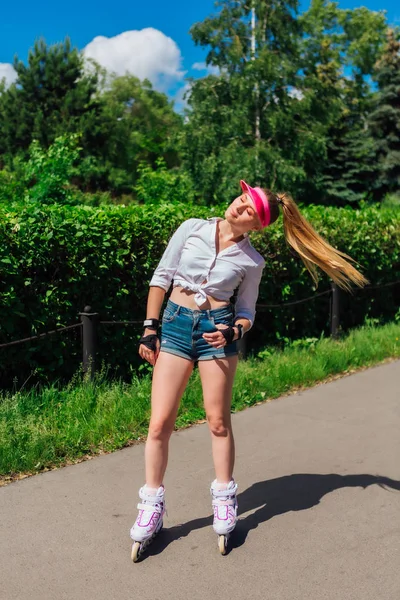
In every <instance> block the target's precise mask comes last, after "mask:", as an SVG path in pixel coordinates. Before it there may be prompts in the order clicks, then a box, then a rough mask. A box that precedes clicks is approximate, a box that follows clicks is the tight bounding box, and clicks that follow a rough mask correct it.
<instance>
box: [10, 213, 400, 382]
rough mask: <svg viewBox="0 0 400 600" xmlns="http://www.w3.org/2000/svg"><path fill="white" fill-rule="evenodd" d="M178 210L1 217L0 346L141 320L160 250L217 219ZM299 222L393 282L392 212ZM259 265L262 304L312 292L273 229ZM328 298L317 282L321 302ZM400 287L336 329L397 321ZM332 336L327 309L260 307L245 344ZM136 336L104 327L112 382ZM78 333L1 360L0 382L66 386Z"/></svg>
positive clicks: (399, 264) (363, 301)
mask: <svg viewBox="0 0 400 600" xmlns="http://www.w3.org/2000/svg"><path fill="white" fill-rule="evenodd" d="M223 212H224V206H222V205H221V206H218V207H213V208H208V207H201V206H196V205H188V204H186V203H177V202H174V203H171V204H167V203H162V204H155V205H151V204H147V205H136V206H129V207H124V206H102V207H99V208H96V207H90V206H82V205H79V206H60V205H57V204H54V205H51V206H41V207H39V206H38V205H37V203H32V205H28V206H24V207H23V208H19V209H18V210H5V209H4V208H0V265H1V288H0V290H1V291H0V311H1V315H2V319H1V331H0V343H6V342H8V341H12V340H13V339H20V338H23V337H28V336H31V335H35V334H37V333H41V332H43V331H48V330H52V329H53V328H56V327H62V326H64V325H69V324H72V323H75V322H78V320H79V319H78V313H79V312H80V311H82V310H83V308H84V307H85V306H86V305H90V306H91V307H92V309H93V311H95V312H98V313H99V315H100V319H102V320H118V321H120V320H139V321H141V320H142V319H143V318H144V317H145V306H146V297H147V293H148V282H149V280H150V278H151V275H152V272H153V270H154V269H155V267H156V266H157V263H158V261H159V259H160V257H161V254H162V252H163V250H164V248H165V246H166V244H167V242H168V239H169V237H170V235H171V234H172V232H173V231H174V230H175V229H176V227H177V226H178V225H179V224H180V223H181V222H182V221H183V220H185V219H186V218H190V217H199V218H207V217H210V216H213V215H222V214H223ZM304 214H305V216H306V217H307V218H309V219H310V221H311V222H312V223H313V225H314V226H315V227H316V229H317V230H318V231H319V232H320V233H321V234H322V235H324V236H325V237H326V238H327V239H328V240H329V241H330V242H331V243H333V244H334V245H335V246H337V247H338V248H339V249H341V250H343V251H345V252H348V253H349V254H350V255H351V256H352V257H354V258H355V259H356V260H357V261H358V262H359V263H360V265H361V268H362V270H363V272H364V273H365V275H366V276H367V277H368V279H369V280H370V281H371V282H372V283H373V284H374V285H378V284H382V283H385V282H391V281H393V280H396V279H399V280H400V220H399V218H398V211H397V210H396V209H384V210H383V209H378V208H374V207H368V208H363V209H362V210H353V209H350V208H347V209H343V208H342V209H338V208H332V207H330V208H327V207H317V206H315V207H309V208H307V209H305V210H304ZM252 242H253V244H254V246H255V247H256V248H257V250H258V251H259V252H260V253H261V254H262V255H263V256H264V257H265V259H266V268H265V271H264V275H263V278H262V283H261V286H260V295H259V300H258V301H259V304H280V303H284V302H289V301H293V300H299V299H301V298H305V297H308V296H310V295H313V294H314V293H315V290H314V289H313V286H312V281H311V278H310V276H309V275H308V272H306V271H305V269H304V267H303V263H302V262H301V261H300V259H299V258H298V257H296V256H294V255H293V254H292V253H291V251H290V249H289V248H288V246H287V244H286V242H285V239H284V235H283V229H282V223H281V220H280V221H279V222H278V223H276V224H275V226H274V227H271V228H270V229H266V230H265V231H264V232H262V233H257V234H254V235H253V236H252ZM326 289H329V282H328V281H327V279H326V277H325V276H323V277H321V282H320V286H319V288H318V291H323V290H326ZM399 300H400V286H397V287H396V286H395V287H393V288H383V289H382V290H374V291H370V292H369V291H368V290H365V291H362V292H361V291H360V292H355V294H354V295H353V296H349V295H348V294H342V307H341V319H340V321H341V325H342V327H343V329H348V328H349V327H352V326H354V325H359V324H361V323H363V322H364V321H365V318H366V317H367V318H369V319H374V318H379V319H381V320H383V321H385V320H388V319H393V318H394V317H395V315H396V312H397V309H398V306H399ZM328 328H329V298H328V296H324V297H321V298H318V299H316V300H313V301H311V302H307V303H305V304H302V305H298V306H293V307H290V308H285V309H281V308H276V309H264V308H260V309H259V311H258V314H257V319H256V322H255V325H254V327H253V329H252V330H251V332H250V334H249V335H248V345H249V349H250V350H251V349H253V350H256V349H258V348H260V347H262V346H265V345H267V344H271V343H282V342H284V340H285V338H289V339H295V338H299V337H305V336H320V335H321V333H322V332H325V333H327V332H328ZM140 333H141V327H140V325H139V326H138V327H134V326H129V327H124V326H111V325H110V326H108V325H102V326H101V327H100V340H99V359H100V361H101V360H103V361H105V363H106V364H107V365H109V366H110V367H111V371H112V373H113V374H118V375H122V376H124V377H129V376H130V374H131V371H132V369H134V368H136V367H137V366H138V365H139V361H138V360H137V339H138V337H139V336H140ZM74 335H76V334H71V333H65V334H60V335H59V336H56V337H50V338H46V339H43V340H40V341H33V342H29V343H27V344H23V345H20V346H15V347H11V348H7V349H1V350H0V352H1V353H2V357H1V361H0V362H1V368H0V369H1V370H0V373H1V380H2V383H3V385H6V386H10V384H11V383H12V380H13V378H15V377H17V378H18V382H19V385H21V384H22V383H23V382H24V381H25V379H26V377H29V376H30V375H31V374H32V371H34V372H35V374H34V376H33V380H37V378H42V377H43V378H49V379H50V380H51V379H54V378H69V377H70V376H71V375H72V374H73V373H74V372H75V371H76V369H77V368H78V367H79V364H80V361H81V347H80V340H79V339H77V338H76V337H74Z"/></svg>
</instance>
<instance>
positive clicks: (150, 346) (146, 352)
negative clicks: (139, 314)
mask: <svg viewBox="0 0 400 600" xmlns="http://www.w3.org/2000/svg"><path fill="white" fill-rule="evenodd" d="M149 336H150V337H149ZM143 338H148V341H147V343H146V344H139V355H140V356H141V358H143V359H144V360H147V362H148V363H150V364H151V365H152V366H153V367H154V365H155V364H156V362H157V358H158V355H159V354H160V339H159V338H158V336H157V334H156V332H155V331H154V330H152V329H145V330H144V333H143V337H142V338H141V339H142V340H143Z"/></svg>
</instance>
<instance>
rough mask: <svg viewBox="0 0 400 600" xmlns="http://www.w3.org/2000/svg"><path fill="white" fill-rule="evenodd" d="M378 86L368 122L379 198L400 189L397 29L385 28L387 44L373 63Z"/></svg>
mask: <svg viewBox="0 0 400 600" xmlns="http://www.w3.org/2000/svg"><path fill="white" fill-rule="evenodd" d="M374 78H375V81H376V82H377V84H378V86H379V91H378V94H377V95H376V99H375V105H374V109H373V111H372V112H371V114H370V115H369V119H368V123H369V128H370V132H371V135H372V136H373V138H374V140H375V145H376V151H375V165H376V186H375V190H374V195H375V198H376V199H379V200H380V199H382V198H383V196H384V195H385V194H386V193H388V192H398V191H399V190H400V42H399V32H398V31H395V30H393V29H388V31H387V45H386V48H385V51H384V53H383V55H382V57H381V59H380V60H379V61H378V62H377V64H376V72H375V77H374Z"/></svg>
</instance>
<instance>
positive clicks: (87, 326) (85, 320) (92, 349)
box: [79, 306, 99, 379]
mask: <svg viewBox="0 0 400 600" xmlns="http://www.w3.org/2000/svg"><path fill="white" fill-rule="evenodd" d="M79 316H80V318H81V321H82V347H83V372H84V373H85V374H87V375H88V376H89V379H93V377H94V374H95V371H96V346H97V324H98V316H99V313H93V312H92V307H91V306H85V308H84V309H83V312H81V313H79Z"/></svg>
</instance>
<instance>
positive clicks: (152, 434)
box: [145, 352, 193, 488]
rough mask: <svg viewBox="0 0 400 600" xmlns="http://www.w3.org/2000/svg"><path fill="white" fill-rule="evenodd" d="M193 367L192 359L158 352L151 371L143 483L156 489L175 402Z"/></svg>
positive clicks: (165, 463)
mask: <svg viewBox="0 0 400 600" xmlns="http://www.w3.org/2000/svg"><path fill="white" fill-rule="evenodd" d="M192 370H193V362H191V361H189V360H186V359H185V358H181V357H180V356H175V355H174V354H168V353H167V352H160V354H159V356H158V359H157V362H156V365H155V367H154V373H153V383H152V390H151V418H150V424H149V432H148V436H147V442H146V449H145V460H146V484H147V485H148V487H150V488H158V487H159V486H160V485H161V484H162V482H163V479H164V474H165V470H166V468H167V463H168V444H169V439H170V437H171V433H172V431H173V429H174V425H175V421H176V415H177V412H178V408H179V402H180V399H181V397H182V394H183V392H184V390H185V387H186V385H187V382H188V380H189V377H190V375H191V373H192Z"/></svg>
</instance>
